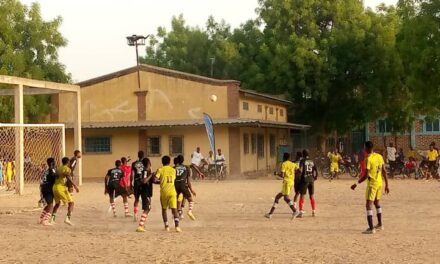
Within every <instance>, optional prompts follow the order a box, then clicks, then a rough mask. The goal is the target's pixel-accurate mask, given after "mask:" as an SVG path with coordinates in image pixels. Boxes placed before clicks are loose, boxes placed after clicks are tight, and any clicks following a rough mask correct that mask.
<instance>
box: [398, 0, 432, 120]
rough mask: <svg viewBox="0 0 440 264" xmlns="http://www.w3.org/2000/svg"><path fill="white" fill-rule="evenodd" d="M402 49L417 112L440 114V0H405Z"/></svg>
mask: <svg viewBox="0 0 440 264" xmlns="http://www.w3.org/2000/svg"><path fill="white" fill-rule="evenodd" d="M398 10H399V13H400V16H401V17H402V26H401V31H400V32H399V34H398V44H397V46H398V50H399V53H400V56H401V58H402V62H403V66H404V71H405V74H404V75H403V79H404V83H405V84H406V85H407V87H408V89H409V90H410V91H411V94H412V96H413V98H412V103H413V111H414V113H415V114H426V115H430V116H438V115H439V114H440V105H439V100H440V31H439V28H440V15H439V14H440V2H439V1H433V0H423V1H422V0H417V1H415V0H412V1H410V0H405V1H403V0H401V1H399V3H398Z"/></svg>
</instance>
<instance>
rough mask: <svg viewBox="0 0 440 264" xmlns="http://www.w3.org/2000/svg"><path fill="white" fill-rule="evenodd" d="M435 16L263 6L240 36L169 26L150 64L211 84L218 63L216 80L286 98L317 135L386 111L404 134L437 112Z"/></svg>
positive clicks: (417, 9) (298, 2)
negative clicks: (422, 117)
mask: <svg viewBox="0 0 440 264" xmlns="http://www.w3.org/2000/svg"><path fill="white" fill-rule="evenodd" d="M439 8H440V2H438V1H434V0H431V1H428V0H424V1H422V0H401V1H400V2H399V5H398V7H397V8H396V7H392V6H385V5H380V6H379V7H378V8H377V9H376V10H375V11H373V10H371V9H366V8H365V7H364V6H363V4H362V1H358V0H259V8H258V10H257V13H258V18H257V19H256V20H250V21H247V22H246V23H244V24H243V25H241V26H240V27H239V28H237V29H234V30H231V29H230V27H229V26H228V25H227V24H226V23H225V22H220V23H218V22H215V21H214V19H213V18H209V20H208V22H207V26H206V28H204V29H200V28H191V27H189V26H187V25H186V24H185V21H184V20H183V17H182V16H179V17H178V18H176V17H175V18H173V21H172V28H171V31H170V32H166V31H165V29H163V28H159V30H158V33H157V37H155V38H153V39H151V41H150V45H149V46H148V47H147V56H146V58H144V62H146V63H150V64H155V65H160V66H164V67H168V68H173V69H177V70H182V71H187V72H190V73H195V74H201V75H205V76H209V75H210V58H211V57H215V59H216V61H215V65H214V69H215V70H214V77H217V78H223V79H229V78H231V79H237V80H240V81H241V82H242V86H243V87H245V88H248V89H254V90H258V91H262V92H266V93H272V94H286V95H287V96H288V97H290V99H291V100H292V101H293V102H294V108H292V109H291V111H290V113H289V116H290V118H293V119H294V120H295V121H298V122H303V123H307V124H311V125H312V126H313V131H314V132H316V133H318V134H319V135H321V136H325V135H328V134H331V133H333V132H337V133H345V132H347V131H350V130H351V129H353V128H355V127H360V126H362V125H364V124H365V123H367V122H369V121H372V120H375V119H377V118H379V117H382V116H383V115H384V113H386V115H387V117H388V119H389V120H390V122H392V123H393V124H395V125H394V129H395V130H396V131H404V130H406V129H408V128H409V126H410V124H411V122H412V121H413V120H414V117H415V116H416V115H417V114H418V113H431V112H433V113H435V114H438V112H439V111H440V109H439V108H438V107H437V106H438V103H437V102H439V99H440V98H439V97H440V91H439V90H440V87H439V83H440V82H439V81H440V79H439V78H440V75H439V74H440V71H439V65H440V64H439V56H440V45H439V44H440V43H439V41H440V31H439V30H438V29H439V28H440V25H439V21H440V20H439V15H438V14H439ZM431 95H432V96H431Z"/></svg>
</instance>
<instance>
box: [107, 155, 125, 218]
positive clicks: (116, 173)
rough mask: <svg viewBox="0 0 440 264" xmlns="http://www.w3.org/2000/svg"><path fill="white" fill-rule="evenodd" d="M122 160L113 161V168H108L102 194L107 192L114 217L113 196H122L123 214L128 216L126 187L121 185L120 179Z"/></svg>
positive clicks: (121, 175) (121, 176) (122, 174)
mask: <svg viewBox="0 0 440 264" xmlns="http://www.w3.org/2000/svg"><path fill="white" fill-rule="evenodd" d="M121 165H122V162H121V161H120V160H117V161H115V168H113V169H110V170H108V172H107V174H106V175H105V182H104V183H105V187H104V188H105V191H104V194H108V196H109V198H110V205H111V208H112V211H113V216H114V217H116V206H115V198H117V197H118V196H122V199H123V201H124V209H125V216H126V217H129V216H130V215H129V213H128V207H127V206H126V204H127V203H128V198H127V197H128V193H127V189H125V188H123V187H122V185H121V179H122V178H123V177H124V172H123V171H122V170H121Z"/></svg>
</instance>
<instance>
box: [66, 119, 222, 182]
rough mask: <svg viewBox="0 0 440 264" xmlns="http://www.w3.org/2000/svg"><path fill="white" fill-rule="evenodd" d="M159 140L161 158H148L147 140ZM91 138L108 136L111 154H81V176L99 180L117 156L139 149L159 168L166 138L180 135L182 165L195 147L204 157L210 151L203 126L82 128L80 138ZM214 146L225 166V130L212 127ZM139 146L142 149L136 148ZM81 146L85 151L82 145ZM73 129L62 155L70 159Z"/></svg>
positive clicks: (133, 154)
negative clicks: (181, 137)
mask: <svg viewBox="0 0 440 264" xmlns="http://www.w3.org/2000/svg"><path fill="white" fill-rule="evenodd" d="M148 135H150V136H160V137H161V155H158V156H148V155H147V149H146V145H147V144H146V142H147V137H148ZM94 136H98V137H99V136H109V137H111V150H112V151H111V153H101V154H94V153H83V175H84V176H83V177H84V178H97V177H103V176H104V175H105V173H106V172H107V170H108V169H109V168H111V167H112V166H113V165H114V161H115V160H117V159H120V158H121V157H128V156H130V157H131V159H132V160H135V159H136V158H137V152H138V151H139V150H143V151H144V152H145V154H146V155H147V157H148V158H150V160H151V162H152V165H153V169H157V168H159V167H160V166H161V157H162V156H163V155H169V152H170V151H169V136H183V139H184V142H183V150H184V157H185V163H186V164H190V163H191V154H192V152H193V151H194V150H195V148H196V147H200V148H201V151H202V154H203V155H204V156H208V152H209V150H210V146H209V142H208V138H207V136H206V130H205V129H204V128H203V127H188V128H176V129H169V128H154V129H148V130H142V131H141V132H140V131H139V130H137V129H123V128H122V129H116V128H114V129H83V139H85V138H87V137H94ZM216 141H217V142H216V147H217V148H221V149H222V151H223V153H224V154H225V156H226V163H227V164H229V162H230V160H229V157H230V153H229V135H228V128H227V127H219V128H216ZM140 145H142V146H143V148H140V147H139V146H140ZM83 147H84V148H85V145H84V142H83ZM73 151H74V144H73V130H71V129H70V130H68V131H67V133H66V154H67V155H68V156H69V157H70V156H72V155H73Z"/></svg>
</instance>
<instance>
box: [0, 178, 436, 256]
mask: <svg viewBox="0 0 440 264" xmlns="http://www.w3.org/2000/svg"><path fill="white" fill-rule="evenodd" d="M351 183H353V180H337V181H334V182H332V183H329V182H328V181H323V180H320V181H318V182H316V188H317V204H318V213H319V214H318V216H317V217H315V218H312V217H310V216H307V217H305V218H302V219H296V220H294V221H291V220H290V212H289V209H288V208H287V206H286V205H285V204H283V203H281V204H280V206H279V208H278V210H277V212H276V214H275V215H274V218H273V219H272V220H267V219H265V218H263V215H264V213H266V212H267V210H268V209H269V207H270V206H271V204H272V201H273V197H274V195H275V194H276V192H277V191H278V190H279V189H280V187H281V181H278V180H249V181H228V182H220V183H214V182H202V183H195V189H196V191H197V192H198V196H197V200H196V205H195V211H194V212H195V214H196V216H197V217H198V219H197V221H194V222H192V221H190V220H189V219H188V218H185V219H184V220H183V221H182V223H181V226H182V229H183V233H180V234H178V233H175V232H168V233H167V232H165V231H163V227H162V221H161V216H160V207H159V201H158V199H157V196H158V195H157V191H158V189H157V188H156V190H155V192H156V193H155V197H153V209H152V212H151V213H150V217H149V219H148V220H147V224H146V228H147V232H145V233H136V232H134V231H135V229H136V227H137V224H136V223H133V221H132V219H126V218H124V217H122V216H121V217H118V218H112V217H110V216H109V215H108V214H107V209H108V202H107V198H106V197H105V196H104V194H103V190H102V185H101V184H98V183H86V184H85V185H84V186H83V187H82V188H81V190H80V191H81V192H80V193H78V194H75V199H76V208H75V212H74V214H73V217H72V221H73V222H74V224H75V225H74V226H73V227H70V226H66V225H65V224H63V223H58V224H57V225H56V226H53V227H43V226H40V225H37V224H36V222H37V219H38V217H39V213H40V212H39V211H29V210H28V209H31V208H32V207H33V206H34V205H35V204H36V202H37V200H38V194H37V193H36V192H35V189H34V193H33V194H27V195H25V196H23V197H18V196H15V195H14V196H0V212H1V214H0V249H1V250H0V262H1V263H43V262H46V261H47V260H49V261H51V262H55V261H56V262H58V263H123V262H132V263H439V262H440V251H439V247H440V236H439V234H440V203H439V201H440V184H439V183H438V182H434V181H432V182H425V181H415V180H391V182H390V188H391V194H390V195H388V196H386V197H384V199H383V204H382V206H383V211H384V212H383V214H384V225H385V228H386V229H385V230H384V231H381V232H380V233H377V234H375V235H363V234H361V232H362V231H363V230H364V229H365V228H366V221H365V210H364V191H365V185H363V186H361V187H360V188H359V190H356V191H351V190H350V189H349V186H350V184H351ZM28 187H29V186H28ZM32 188H35V187H29V188H28V189H27V191H28V192H29V191H30V189H32ZM131 202H132V200H131V201H130V203H131ZM117 205H118V208H117V209H118V211H119V212H120V213H122V209H123V208H122V202H121V201H120V200H118V204H117ZM130 207H131V206H130ZM130 210H131V209H130ZM306 211H308V212H310V206H309V202H308V200H306ZM7 212H8V214H6V213H7ZM65 212H66V208H65V207H64V208H61V209H60V212H59V216H58V218H59V222H61V221H60V220H61V219H62V218H63V216H64V214H65ZM9 213H12V214H9ZM375 220H376V219H375Z"/></svg>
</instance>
